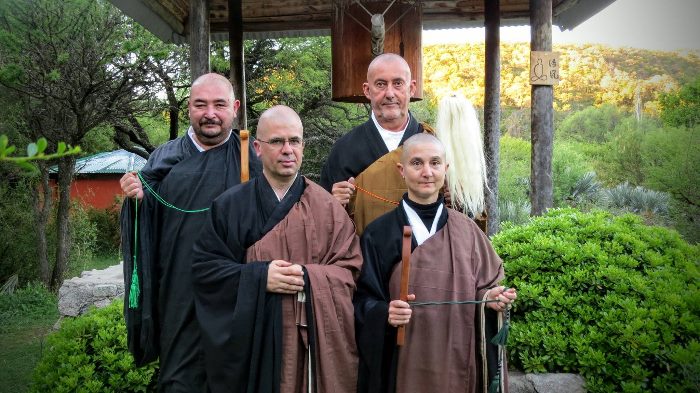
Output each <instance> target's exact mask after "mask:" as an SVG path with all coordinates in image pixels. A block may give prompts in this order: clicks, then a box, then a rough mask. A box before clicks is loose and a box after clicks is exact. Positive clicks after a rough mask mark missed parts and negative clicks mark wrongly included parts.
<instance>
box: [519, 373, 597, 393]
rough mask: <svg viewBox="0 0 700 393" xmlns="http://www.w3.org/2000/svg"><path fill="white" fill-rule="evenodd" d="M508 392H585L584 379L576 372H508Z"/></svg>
mask: <svg viewBox="0 0 700 393" xmlns="http://www.w3.org/2000/svg"><path fill="white" fill-rule="evenodd" d="M508 389H509V392H510V393H585V392H586V388H585V380H584V379H583V377H581V376H580V375H577V374H567V373H542V374H525V373H522V372H519V371H509V372H508Z"/></svg>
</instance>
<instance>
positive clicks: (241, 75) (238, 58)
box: [228, 0, 248, 130]
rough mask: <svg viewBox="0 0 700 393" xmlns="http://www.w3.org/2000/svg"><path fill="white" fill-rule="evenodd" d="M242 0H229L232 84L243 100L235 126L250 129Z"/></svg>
mask: <svg viewBox="0 0 700 393" xmlns="http://www.w3.org/2000/svg"><path fill="white" fill-rule="evenodd" d="M242 3H243V2H242V0H229V1H228V10H229V13H228V15H229V17H228V27H229V33H228V44H229V49H230V53H231V57H230V59H231V60H230V61H231V63H230V64H231V75H230V79H231V84H232V85H233V92H234V94H235V95H236V99H238V100H239V101H241V107H240V108H239V109H238V115H237V116H236V120H237V122H238V125H235V124H234V127H236V128H238V129H240V130H245V129H248V117H247V116H246V112H247V110H246V108H247V105H246V86H245V59H244V58H243V52H244V50H243V5H242Z"/></svg>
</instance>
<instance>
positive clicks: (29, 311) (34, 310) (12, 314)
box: [0, 283, 57, 333]
mask: <svg viewBox="0 0 700 393" xmlns="http://www.w3.org/2000/svg"><path fill="white" fill-rule="evenodd" d="M56 310H57V308H56V296H55V295H54V294H52V293H51V292H49V290H48V289H46V287H45V286H44V285H42V284H39V283H30V284H28V285H27V286H25V287H24V288H21V289H18V290H16V291H14V293H11V294H9V293H8V294H0V333H6V332H7V331H8V329H11V328H12V327H14V326H17V325H18V324H21V323H22V322H23V321H26V320H28V319H34V318H40V317H43V316H45V315H52V316H53V315H55V314H56V313H57V312H56Z"/></svg>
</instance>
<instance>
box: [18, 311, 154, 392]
mask: <svg viewBox="0 0 700 393" xmlns="http://www.w3.org/2000/svg"><path fill="white" fill-rule="evenodd" d="M123 307H124V303H123V302H122V301H115V302H114V303H112V305H110V306H108V307H105V308H102V309H93V310H91V311H90V312H88V313H87V314H85V315H83V316H80V317H78V318H75V319H66V320H64V321H63V325H62V326H61V329H60V330H59V331H57V332H56V333H53V334H51V335H50V336H49V337H48V339H47V348H46V351H45V352H44V355H43V356H42V358H41V360H40V361H39V364H38V365H37V367H36V369H35V370H34V378H33V383H32V390H31V391H32V392H56V393H59V392H86V393H87V392H95V393H97V392H100V393H102V392H120V393H121V392H150V391H155V388H156V380H157V377H156V372H157V371H156V370H157V366H156V364H150V365H148V366H145V367H142V368H137V367H136V366H135V365H134V360H133V358H132V357H131V354H130V353H129V352H128V351H127V346H126V325H125V324H124V317H123V316H122V310H123Z"/></svg>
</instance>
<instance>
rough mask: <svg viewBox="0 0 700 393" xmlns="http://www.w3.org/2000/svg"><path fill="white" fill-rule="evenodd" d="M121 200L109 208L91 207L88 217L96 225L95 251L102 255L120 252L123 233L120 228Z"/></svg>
mask: <svg viewBox="0 0 700 393" xmlns="http://www.w3.org/2000/svg"><path fill="white" fill-rule="evenodd" d="M119 205H121V203H120V202H115V205H113V206H112V207H111V208H109V209H89V210H88V211H87V216H88V219H89V220H90V222H91V223H93V225H94V226H95V230H96V235H97V236H96V239H95V252H96V253H98V254H100V255H105V254H117V253H118V252H119V242H120V241H121V233H120V230H119V225H120V224H119V210H118V206H119Z"/></svg>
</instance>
